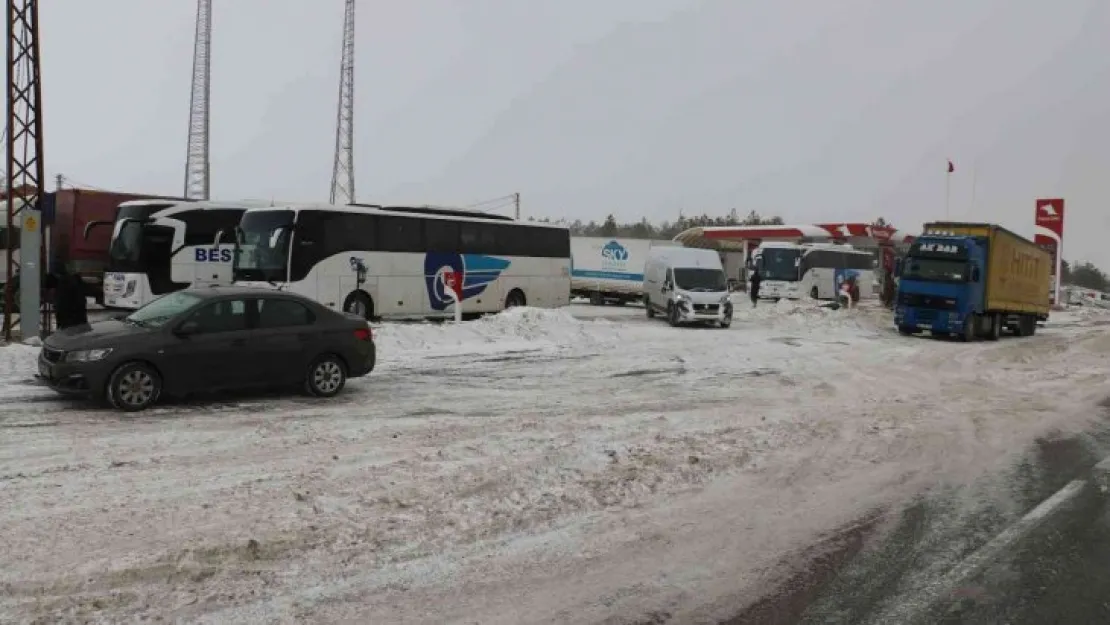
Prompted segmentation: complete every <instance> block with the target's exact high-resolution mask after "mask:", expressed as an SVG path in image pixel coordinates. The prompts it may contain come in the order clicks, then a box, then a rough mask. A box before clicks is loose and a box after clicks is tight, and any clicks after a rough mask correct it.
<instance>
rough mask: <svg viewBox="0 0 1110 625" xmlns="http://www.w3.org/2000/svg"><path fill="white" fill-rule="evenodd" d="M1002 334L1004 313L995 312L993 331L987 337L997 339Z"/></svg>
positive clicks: (992, 319)
mask: <svg viewBox="0 0 1110 625" xmlns="http://www.w3.org/2000/svg"><path fill="white" fill-rule="evenodd" d="M1000 336H1002V315H1000V314H998V313H995V314H993V315H991V333H990V334H989V335H987V338H988V339H990V340H992V341H997V340H998V337H1000Z"/></svg>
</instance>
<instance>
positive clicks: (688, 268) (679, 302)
mask: <svg viewBox="0 0 1110 625" xmlns="http://www.w3.org/2000/svg"><path fill="white" fill-rule="evenodd" d="M644 308H646V309H647V316H648V318H651V317H654V316H655V313H662V314H664V315H666V317H667V321H669V322H670V324H671V325H672V326H676V325H679V324H683V323H698V322H709V323H712V322H716V323H717V325H719V326H720V327H722V328H727V327H728V326H729V325H731V324H732V302H731V301H730V300H729V292H728V282H727V280H726V279H725V270H724V267H722V266H721V257H720V256H719V255H718V254H717V252H715V251H713V250H703V249H697V248H691V247H653V248H651V250H650V251H649V252H648V259H647V263H645V265H644Z"/></svg>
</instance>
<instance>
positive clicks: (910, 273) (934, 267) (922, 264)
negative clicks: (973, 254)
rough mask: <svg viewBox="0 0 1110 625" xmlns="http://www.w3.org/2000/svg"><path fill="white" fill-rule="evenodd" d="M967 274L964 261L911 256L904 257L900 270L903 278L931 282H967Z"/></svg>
mask: <svg viewBox="0 0 1110 625" xmlns="http://www.w3.org/2000/svg"><path fill="white" fill-rule="evenodd" d="M967 275H968V271H967V263H966V262H963V261H959V260H940V259H936V258H916V257H912V256H911V257H910V258H908V259H906V266H905V270H904V271H903V272H902V278H903V279H906V280H928V281H931V282H967Z"/></svg>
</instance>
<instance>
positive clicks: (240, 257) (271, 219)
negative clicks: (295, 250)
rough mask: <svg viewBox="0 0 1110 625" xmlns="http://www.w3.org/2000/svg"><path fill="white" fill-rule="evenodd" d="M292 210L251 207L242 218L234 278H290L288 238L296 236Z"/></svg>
mask: <svg viewBox="0 0 1110 625" xmlns="http://www.w3.org/2000/svg"><path fill="white" fill-rule="evenodd" d="M294 216H295V214H294V213H293V211H290V210H272V211H270V210H267V211H248V212H246V213H244V214H243V219H242V221H240V222H239V230H240V232H241V237H242V238H241V240H240V241H239V251H238V253H237V254H236V255H235V258H234V260H233V261H232V262H233V265H232V280H236V281H242V280H245V281H257V280H264V281H267V282H285V281H286V280H287V279H288V272H287V267H288V262H289V241H290V239H291V238H292V236H293V218H294Z"/></svg>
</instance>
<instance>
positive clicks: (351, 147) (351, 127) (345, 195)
mask: <svg viewBox="0 0 1110 625" xmlns="http://www.w3.org/2000/svg"><path fill="white" fill-rule="evenodd" d="M346 1H347V6H346V8H345V9H344V11H343V58H342V61H341V62H340V65H339V110H338V112H337V113H336V120H335V161H334V162H333V164H332V170H331V196H330V198H331V199H330V201H331V203H332V204H336V203H338V204H350V203H352V202H354V201H355V119H354V118H355V0H346Z"/></svg>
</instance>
